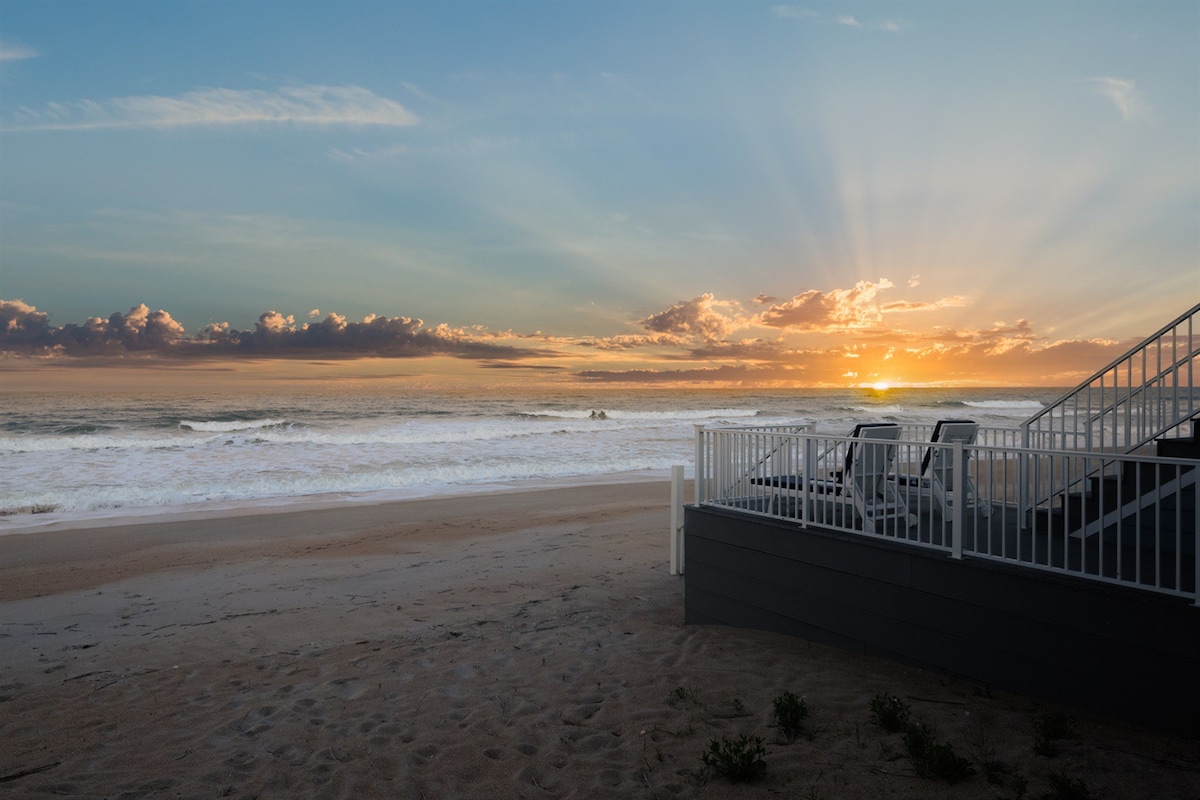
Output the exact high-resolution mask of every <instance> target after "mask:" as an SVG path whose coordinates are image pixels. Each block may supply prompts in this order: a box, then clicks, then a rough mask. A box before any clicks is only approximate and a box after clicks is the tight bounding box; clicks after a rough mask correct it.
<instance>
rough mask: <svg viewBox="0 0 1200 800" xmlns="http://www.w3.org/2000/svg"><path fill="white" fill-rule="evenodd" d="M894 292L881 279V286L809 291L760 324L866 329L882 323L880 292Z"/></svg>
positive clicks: (779, 306)
mask: <svg viewBox="0 0 1200 800" xmlns="http://www.w3.org/2000/svg"><path fill="white" fill-rule="evenodd" d="M891 288H893V284H892V282H891V281H889V280H888V279H887V278H880V279H879V282H878V283H871V282H870V281H859V282H858V283H856V284H855V285H854V286H853V287H852V288H850V289H833V290H831V291H829V292H822V291H819V290H817V289H810V290H809V291H807V292H804V293H802V294H798V295H796V296H794V297H793V298H792V299H791V300H788V301H787V302H784V303H776V304H775V305H772V306H771V307H770V308H768V309H767V310H765V311H763V312H762V313H761V314H760V315H759V317H758V320H759V322H760V323H761V324H763V325H766V326H767V327H771V328H793V329H799V330H836V329H842V328H867V327H871V326H872V325H876V324H878V323H879V322H881V321H882V319H883V316H882V313H881V311H880V308H879V305H878V303H877V302H876V298H877V297H878V295H879V293H880V292H882V291H884V290H885V289H891Z"/></svg>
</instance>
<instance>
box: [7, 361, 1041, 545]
mask: <svg viewBox="0 0 1200 800" xmlns="http://www.w3.org/2000/svg"><path fill="white" fill-rule="evenodd" d="M1060 394H1061V390H1058V389H891V390H888V391H874V390H867V389H842V390H788V391H783V390H777V391H748V390H747V391H728V390H669V391H668V390H626V391H621V390H613V389H605V390H600V391H594V392H588V391H585V390H555V389H546V390H520V391H512V390H504V391H494V392H485V391H458V392H449V391H446V392H436V391H419V392H413V391H405V390H399V389H396V388H395V387H374V388H371V387H368V388H362V385H361V384H358V385H357V386H356V387H355V389H354V391H353V392H348V391H347V390H346V389H345V388H344V387H342V386H339V385H338V384H323V385H318V386H314V387H312V388H311V389H307V390H303V391H291V390H289V391H288V393H287V394H282V395H281V394H249V393H246V392H244V391H243V392H240V393H236V394H203V395H185V394H171V395H155V396H146V395H136V394H130V393H121V394H112V395H96V394H37V393H27V392H9V393H4V392H0V464H2V465H3V468H2V469H0V533H5V532H13V531H17V530H21V531H25V530H31V529H37V528H39V527H45V526H48V525H51V524H63V523H73V524H79V523H87V522H90V521H99V520H104V519H109V520H111V519H115V518H120V519H125V518H136V517H138V516H145V515H151V514H153V515H160V514H164V513H165V514H171V513H181V512H192V511H200V512H203V511H206V510H213V511H220V510H225V509H237V508H240V507H247V506H270V507H279V508H281V509H282V508H286V507H287V506H289V505H292V506H296V505H298V504H300V503H311V502H314V501H316V502H330V503H335V502H343V501H346V502H352V501H379V500H391V499H402V498H408V497H421V496H429V495H444V494H453V493H462V492H470V491H478V490H481V489H495V488H505V487H523V486H528V487H533V486H545V485H556V484H560V483H569V482H601V481H612V480H616V479H626V478H628V479H633V480H640V479H653V478H664V479H665V478H667V477H668V476H669V473H670V468H671V466H672V465H675V464H682V465H685V468H686V470H687V474H688V475H689V476H690V475H691V467H692V464H693V461H694V446H695V426H697V425H712V424H756V425H761V424H776V423H787V422H806V423H809V424H811V425H813V426H815V429H816V430H817V431H818V432H824V433H831V434H838V433H845V432H848V431H849V430H850V429H852V428H853V426H854V424H855V423H857V422H861V421H900V422H932V421H934V420H937V419H939V418H943V417H959V418H961V417H969V418H971V419H974V420H976V421H977V422H980V423H981V424H983V425H985V426H1017V425H1019V424H1020V422H1021V421H1022V420H1024V419H1025V418H1026V417H1028V416H1029V415H1030V414H1032V413H1034V412H1035V411H1037V410H1038V409H1039V408H1041V407H1042V406H1043V404H1045V403H1048V402H1050V401H1052V400H1054V399H1055V398H1056V397H1058V396H1059V395H1060Z"/></svg>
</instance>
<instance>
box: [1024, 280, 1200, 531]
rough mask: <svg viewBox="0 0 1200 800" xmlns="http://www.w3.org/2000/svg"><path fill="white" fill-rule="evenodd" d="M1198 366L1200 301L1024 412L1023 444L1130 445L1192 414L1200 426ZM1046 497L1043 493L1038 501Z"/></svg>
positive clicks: (1097, 448)
mask: <svg viewBox="0 0 1200 800" xmlns="http://www.w3.org/2000/svg"><path fill="white" fill-rule="evenodd" d="M1198 371H1200V303H1197V304H1196V305H1194V306H1192V307H1191V308H1190V309H1188V310H1187V311H1185V312H1183V313H1182V314H1180V315H1179V316H1178V317H1176V318H1175V319H1173V320H1172V321H1171V322H1168V323H1167V324H1166V325H1164V326H1163V327H1162V328H1160V329H1159V330H1158V331H1156V332H1155V333H1153V334H1151V335H1150V336H1148V337H1146V338H1145V339H1144V340H1143V341H1142V342H1141V343H1140V344H1138V345H1136V346H1134V347H1133V348H1131V349H1130V350H1129V351H1128V352H1126V353H1125V354H1124V355H1122V356H1120V357H1118V358H1117V359H1115V360H1114V361H1113V362H1112V363H1110V364H1108V365H1107V366H1106V367H1104V368H1103V369H1101V370H1099V371H1097V372H1096V373H1095V374H1094V375H1092V377H1090V378H1088V379H1087V380H1085V381H1084V382H1083V383H1081V384H1079V385H1078V386H1077V387H1075V388H1074V389H1072V390H1071V391H1069V392H1067V393H1066V394H1064V395H1063V396H1062V397H1060V398H1058V399H1057V400H1055V401H1054V402H1053V403H1051V404H1050V405H1048V406H1046V407H1045V408H1043V409H1042V410H1041V411H1039V412H1038V413H1036V414H1034V415H1033V416H1031V417H1030V418H1029V419H1027V420H1025V422H1024V423H1022V425H1021V430H1022V442H1023V445H1024V447H1026V448H1045V449H1052V450H1058V449H1069V450H1084V451H1087V452H1114V453H1132V452H1134V451H1135V450H1137V449H1138V448H1140V447H1142V446H1144V445H1146V444H1148V443H1149V442H1151V441H1153V440H1154V439H1156V438H1158V437H1160V436H1163V435H1166V434H1169V433H1172V432H1174V431H1178V430H1180V429H1182V427H1183V426H1184V425H1185V424H1187V423H1188V422H1191V423H1192V425H1193V433H1194V432H1195V428H1194V426H1195V425H1196V424H1198V423H1197V422H1196V420H1197V418H1198V417H1200V397H1198V396H1197V393H1196V378H1197V377H1198V376H1197V372H1198ZM1022 468H1023V469H1024V468H1025V465H1022ZM1102 468H1103V467H1100V469H1102ZM1084 480H1086V476H1084V477H1081V478H1080V480H1079V481H1077V483H1082V482H1083V481H1084ZM1022 485H1023V486H1024V485H1026V484H1025V483H1024V482H1023V483H1022ZM1048 499H1049V498H1046V497H1038V498H1037V499H1036V500H1034V504H1035V505H1036V504H1040V503H1042V502H1045V501H1046V500H1048ZM1021 505H1022V507H1023V508H1028V507H1029V498H1027V497H1022V498H1021Z"/></svg>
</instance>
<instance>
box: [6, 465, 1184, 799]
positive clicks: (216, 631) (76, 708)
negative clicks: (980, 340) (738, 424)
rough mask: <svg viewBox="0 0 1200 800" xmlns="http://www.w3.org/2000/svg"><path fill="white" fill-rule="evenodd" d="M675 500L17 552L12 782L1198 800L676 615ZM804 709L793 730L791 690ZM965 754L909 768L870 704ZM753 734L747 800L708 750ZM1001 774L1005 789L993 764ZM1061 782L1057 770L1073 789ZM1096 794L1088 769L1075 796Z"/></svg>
mask: <svg viewBox="0 0 1200 800" xmlns="http://www.w3.org/2000/svg"><path fill="white" fill-rule="evenodd" d="M668 494H669V491H668V487H667V486H666V485H664V484H658V483H655V484H648V483H643V484H631V485H623V486H601V487H579V488H569V489H556V490H551V491H539V492H518V491H509V492H504V493H498V494H494V495H487V496H482V495H475V496H470V497H466V498H443V499H435V500H422V501H413V502H406V503H397V504H390V505H378V506H366V505H349V506H346V507H342V508H335V509H318V510H309V511H305V512H302V513H298V514H270V515H256V516H229V517H223V518H217V519H208V520H190V521H161V522H157V523H153V524H147V525H137V526H124V527H121V526H117V527H110V528H103V529H95V530H76V531H59V532H41V533H36V534H29V535H21V536H4V537H0V741H2V742H3V743H4V745H3V747H0V794H2V795H6V796H14V797H43V796H56V797H64V796H65V797H86V798H101V797H105V798H111V797H164V798H165V797H171V798H175V797H179V798H213V797H236V798H251V797H313V798H317V797H320V798H326V797H347V798H376V797H378V798H447V797H467V798H474V797H479V798H488V799H489V800H499V799H500V798H555V797H562V798H567V797H570V798H592V797H637V798H671V797H680V798H723V797H735V798H736V797H776V796H778V797H804V798H860V797H861V798H868V797H869V798H876V797H897V798H902V797H913V798H916V797H921V798H941V797H946V798H950V797H954V798H959V797H962V798H966V797H1005V798H1015V797H1019V796H1022V794H1021V792H1022V790H1023V791H1024V796H1026V797H1031V798H1034V797H1042V796H1055V795H1054V794H1053V792H1054V791H1056V787H1057V786H1066V784H1067V782H1069V781H1075V782H1076V783H1073V784H1072V785H1073V786H1074V787H1075V788H1079V787H1080V786H1081V785H1082V784H1085V785H1086V787H1087V790H1088V792H1089V794H1090V796H1091V797H1097V798H1099V797H1107V798H1126V797H1158V798H1191V799H1192V800H1194V799H1195V798H1197V797H1200V744H1198V743H1197V742H1193V741H1187V740H1183V739H1179V738H1175V737H1170V736H1167V735H1163V734H1159V733H1156V732H1153V731H1148V730H1144V729H1140V728H1136V727H1133V726H1129V725H1126V724H1124V723H1118V722H1114V721H1111V720H1106V719H1104V718H1101V717H1096V716H1090V715H1085V714H1081V713H1076V712H1072V711H1070V710H1069V709H1068V710H1066V713H1067V714H1068V715H1069V716H1070V718H1071V720H1072V721H1073V723H1074V727H1075V729H1076V734H1075V737H1074V738H1064V739H1060V740H1057V741H1055V745H1056V749H1058V750H1059V751H1060V752H1059V753H1058V755H1056V756H1054V757H1052V758H1051V757H1046V756H1041V755H1036V754H1035V753H1034V752H1033V741H1034V724H1035V721H1036V720H1037V719H1040V718H1045V715H1046V714H1048V713H1053V712H1056V711H1061V709H1056V708H1054V707H1052V706H1047V705H1045V704H1039V703H1035V702H1033V701H1031V700H1028V699H1026V698H1022V697H1018V696H1014V695H1009V694H1005V693H1002V692H993V691H989V690H988V689H987V688H986V687H981V686H977V685H975V684H972V683H969V682H965V681H959V680H956V679H954V678H951V677H947V676H943V675H937V674H932V673H928V672H923V671H920V670H916V669H912V668H908V667H905V666H900V665H896V664H892V663H888V662H884V661H880V660H876V659H873V658H868V657H864V656H859V655H855V654H850V653H845V652H842V651H838V650H834V649H831V648H827V647H823V646H819V645H814V644H810V643H806V642H803V641H800V640H796V639H791V638H787V637H782V636H777V635H773V634H766V633H761V632H754V631H738V630H731V629H727V628H717V627H703V626H700V627H685V626H683V624H682V622H683V619H682V617H683V591H684V587H683V582H682V580H681V579H679V578H675V577H672V576H670V575H669V574H668V568H667V542H666V528H667V514H668V508H667V502H668ZM788 691H790V692H794V693H796V694H798V695H802V696H804V698H805V699H806V702H807V704H808V706H809V707H810V709H811V713H810V715H809V717H808V719H807V720H806V723H805V726H804V728H803V731H802V733H801V735H800V736H798V737H796V738H795V740H793V741H788V740H787V738H786V737H785V736H784V735H783V732H782V731H781V730H780V729H779V728H777V727H774V725H773V720H772V701H773V700H774V699H775V698H776V697H778V696H780V695H781V694H782V693H783V692H788ZM881 692H888V693H894V694H896V695H898V696H900V697H901V698H902V699H904V701H905V702H906V703H908V704H909V705H910V706H911V708H912V712H913V715H914V717H915V718H919V719H921V720H922V721H923V722H925V723H927V724H929V725H933V726H935V727H936V729H937V731H938V736H939V738H940V739H941V740H944V741H948V742H950V743H951V744H952V745H953V746H954V748H955V750H956V752H958V753H959V754H961V755H963V756H966V757H968V758H970V759H972V765H973V767H974V768H975V770H976V773H975V774H974V775H973V776H971V777H970V778H968V779H966V780H965V781H963V782H961V783H958V784H955V785H950V784H947V783H946V782H944V781H939V780H937V779H934V778H928V777H922V776H920V775H918V773H917V770H916V769H915V767H914V765H913V762H912V760H911V759H910V758H909V757H908V755H907V751H906V748H905V746H904V744H903V743H902V741H901V737H900V735H899V734H889V733H884V732H883V731H881V730H880V729H879V728H878V727H876V726H875V725H874V724H873V722H872V717H871V713H870V702H871V699H872V697H874V696H875V695H876V694H878V693H881ZM740 734H747V735H750V736H760V737H763V739H764V746H765V748H766V750H767V751H768V753H767V755H766V756H765V758H764V760H765V762H766V765H767V768H766V772H765V774H764V775H763V776H762V778H761V779H759V780H758V781H756V782H754V783H752V784H738V785H732V784H730V783H729V782H728V781H726V780H724V779H723V778H722V777H721V776H719V775H716V774H713V773H712V771H711V770H706V769H705V768H704V766H703V764H702V761H701V757H702V754H703V753H704V752H705V750H706V748H707V747H708V745H709V742H710V741H712V740H714V739H716V740H719V739H721V738H722V737H729V738H733V737H736V736H738V735H740ZM985 762H986V763H990V764H993V765H995V764H999V763H1003V764H1004V765H1005V766H1006V767H1007V771H1005V772H1003V774H1001V773H1000V772H999V771H997V774H996V776H995V777H997V778H998V779H999V780H1000V782H999V783H990V782H989V781H988V779H987V776H986V775H985V774H984V772H983V769H982V766H983V764H984V763H985ZM1056 782H1057V783H1056ZM1078 782H1082V784H1081V783H1078Z"/></svg>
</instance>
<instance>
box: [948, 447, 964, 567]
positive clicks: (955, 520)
mask: <svg viewBox="0 0 1200 800" xmlns="http://www.w3.org/2000/svg"><path fill="white" fill-rule="evenodd" d="M965 466H966V462H964V461H963V443H962V440H961V439H955V440H954V452H953V453H952V455H951V456H950V474H951V475H953V476H954V481H955V483H954V511H953V515H952V517H951V522H950V557H951V558H957V559H961V558H962V542H963V515H964V514H965V513H966V508H965V507H966V505H967V503H966V499H967V491H966V484H965V483H964V481H963V476H962V474H960V471H961V473H965V472H966V469H965Z"/></svg>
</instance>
